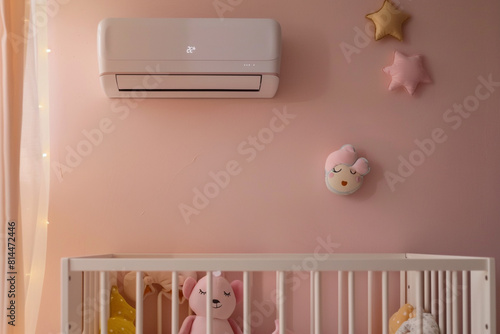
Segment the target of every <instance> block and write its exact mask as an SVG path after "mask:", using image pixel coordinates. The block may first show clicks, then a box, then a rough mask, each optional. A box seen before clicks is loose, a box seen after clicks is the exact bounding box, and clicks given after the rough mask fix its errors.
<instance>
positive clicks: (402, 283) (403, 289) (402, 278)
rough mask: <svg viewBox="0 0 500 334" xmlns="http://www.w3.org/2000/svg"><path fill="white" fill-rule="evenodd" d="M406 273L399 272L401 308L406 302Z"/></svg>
mask: <svg viewBox="0 0 500 334" xmlns="http://www.w3.org/2000/svg"><path fill="white" fill-rule="evenodd" d="M406 279H407V277H406V271H400V272H399V306H400V307H401V306H403V305H404V304H406V303H407V301H406Z"/></svg>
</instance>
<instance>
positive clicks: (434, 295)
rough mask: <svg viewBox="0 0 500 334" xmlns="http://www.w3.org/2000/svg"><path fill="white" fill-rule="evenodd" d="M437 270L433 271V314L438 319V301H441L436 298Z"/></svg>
mask: <svg viewBox="0 0 500 334" xmlns="http://www.w3.org/2000/svg"><path fill="white" fill-rule="evenodd" d="M436 284H437V283H436V272H435V271H434V270H433V271H431V310H430V311H431V314H432V315H433V316H434V319H436V320H437V319H438V318H437V315H438V312H437V306H436V303H439V301H438V300H437V299H436Z"/></svg>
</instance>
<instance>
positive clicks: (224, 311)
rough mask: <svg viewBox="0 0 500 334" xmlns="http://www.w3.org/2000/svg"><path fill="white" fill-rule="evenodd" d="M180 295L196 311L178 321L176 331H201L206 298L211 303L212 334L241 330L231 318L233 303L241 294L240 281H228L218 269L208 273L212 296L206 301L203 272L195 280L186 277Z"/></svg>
mask: <svg viewBox="0 0 500 334" xmlns="http://www.w3.org/2000/svg"><path fill="white" fill-rule="evenodd" d="M182 292H183V293H184V297H186V298H187V299H188V300H189V306H190V307H191V309H192V310H193V311H194V313H195V314H196V315H190V316H188V317H187V318H186V319H184V322H183V323H182V326H181V329H180V330H179V334H205V333H206V332H207V331H206V324H207V319H206V315H207V302H209V303H210V304H211V306H212V320H213V321H212V324H213V333H214V334H231V333H234V334H241V333H242V332H241V329H240V328H239V326H238V324H236V322H235V321H234V320H233V319H230V318H229V317H230V316H231V315H232V314H233V311H234V309H235V308H236V304H237V303H238V302H240V301H241V299H242V298H243V282H242V281H239V280H235V281H232V282H231V283H229V282H228V280H227V279H225V278H224V277H222V276H221V274H220V273H218V272H217V273H214V274H213V277H212V300H210V301H207V276H204V277H202V278H201V279H200V280H199V281H198V282H196V280H195V279H193V278H192V277H188V278H187V279H186V281H185V282H184V286H183V288H182Z"/></svg>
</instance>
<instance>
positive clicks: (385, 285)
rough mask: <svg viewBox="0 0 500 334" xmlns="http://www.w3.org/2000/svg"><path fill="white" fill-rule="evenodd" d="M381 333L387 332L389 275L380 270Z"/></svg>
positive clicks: (385, 333) (386, 333)
mask: <svg viewBox="0 0 500 334" xmlns="http://www.w3.org/2000/svg"><path fill="white" fill-rule="evenodd" d="M382 333H383V334H388V333H389V275H388V273H387V271H383V272H382Z"/></svg>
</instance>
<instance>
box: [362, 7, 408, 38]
mask: <svg viewBox="0 0 500 334" xmlns="http://www.w3.org/2000/svg"><path fill="white" fill-rule="evenodd" d="M409 17H410V15H408V14H406V13H404V12H402V11H400V10H399V9H397V8H396V7H395V6H394V5H393V4H392V3H391V2H390V1H389V0H385V1H384V5H383V6H382V8H380V9H379V10H378V11H376V12H375V13H371V14H368V15H366V18H368V19H370V20H372V21H373V24H374V25H375V40H376V41H378V40H379V39H381V38H382V37H385V36H387V35H390V36H392V37H395V38H397V39H399V40H400V41H402V40H403V30H402V26H403V22H404V21H406V20H407V19H408V18H409Z"/></svg>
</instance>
